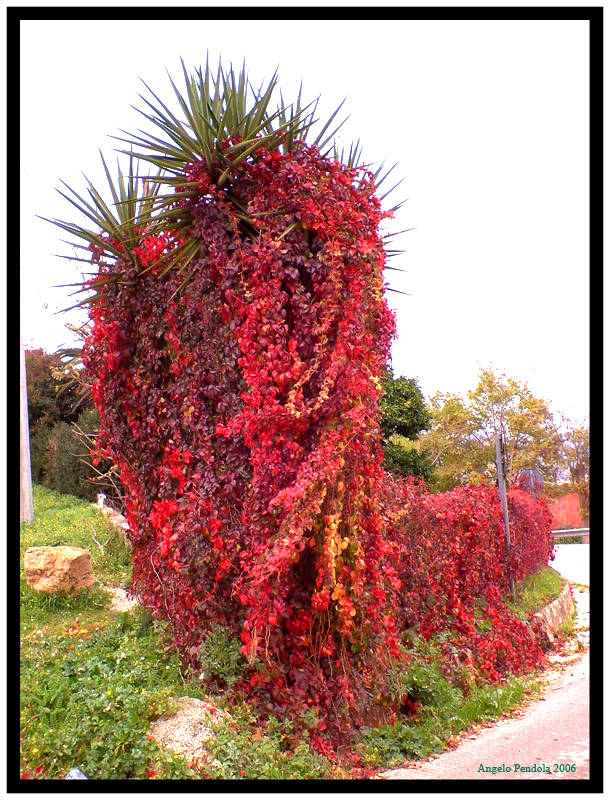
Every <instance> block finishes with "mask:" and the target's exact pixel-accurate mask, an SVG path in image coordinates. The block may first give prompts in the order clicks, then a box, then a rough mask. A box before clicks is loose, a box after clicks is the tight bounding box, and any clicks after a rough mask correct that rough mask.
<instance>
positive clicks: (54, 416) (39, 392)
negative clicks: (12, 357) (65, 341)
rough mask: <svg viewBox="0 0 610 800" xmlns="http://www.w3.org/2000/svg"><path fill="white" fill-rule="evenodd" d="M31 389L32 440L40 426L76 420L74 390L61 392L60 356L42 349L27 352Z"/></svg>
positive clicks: (29, 402)
mask: <svg viewBox="0 0 610 800" xmlns="http://www.w3.org/2000/svg"><path fill="white" fill-rule="evenodd" d="M25 363H26V374H27V386H28V415H29V424H30V438H32V437H33V436H34V435H35V434H36V432H37V431H38V430H39V428H40V427H41V426H46V427H51V426H52V425H54V424H55V423H56V422H60V421H63V422H72V421H73V420H74V419H76V415H77V413H78V412H77V410H76V408H75V401H74V392H73V389H72V388H71V387H68V388H67V390H66V391H60V390H61V389H62V385H63V379H62V374H63V372H64V364H63V361H62V358H61V356H60V355H59V354H57V353H47V352H45V351H44V350H43V349H42V348H38V349H36V350H26V351H25Z"/></svg>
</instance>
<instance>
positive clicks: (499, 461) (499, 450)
mask: <svg viewBox="0 0 610 800" xmlns="http://www.w3.org/2000/svg"><path fill="white" fill-rule="evenodd" d="M496 467H497V469H498V491H499V492H500V502H501V503H502V514H503V516H504V540H505V542H506V555H507V556H508V559H507V561H508V564H509V568H508V585H509V587H510V593H511V596H512V598H513V600H514V599H515V582H514V581H513V574H512V572H511V569H510V527H509V523H508V503H507V502H506V468H505V464H504V441H503V440H502V434H501V433H496Z"/></svg>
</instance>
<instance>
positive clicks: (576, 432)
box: [562, 424, 589, 519]
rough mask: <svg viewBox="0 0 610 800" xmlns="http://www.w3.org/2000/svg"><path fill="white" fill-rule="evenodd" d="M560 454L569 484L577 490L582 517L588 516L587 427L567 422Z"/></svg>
mask: <svg viewBox="0 0 610 800" xmlns="http://www.w3.org/2000/svg"><path fill="white" fill-rule="evenodd" d="M562 455H563V459H564V464H565V468H566V470H567V471H568V472H569V476H570V484H571V486H572V487H573V488H574V489H575V490H576V491H577V492H578V496H579V498H580V508H581V510H582V514H583V517H585V518H587V519H588V517H589V429H588V428H587V427H585V426H580V427H574V426H572V425H569V424H568V427H567V429H566V431H565V433H564V436H563V442H562Z"/></svg>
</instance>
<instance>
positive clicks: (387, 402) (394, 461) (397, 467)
mask: <svg viewBox="0 0 610 800" xmlns="http://www.w3.org/2000/svg"><path fill="white" fill-rule="evenodd" d="M381 385H382V387H383V395H382V396H381V400H380V403H379V405H380V410H381V432H382V434H383V443H382V447H383V452H384V467H385V468H386V469H387V470H388V471H389V472H393V473H395V474H397V475H403V476H407V475H417V476H419V477H421V478H424V479H425V480H426V481H429V480H430V478H431V476H432V465H431V464H430V462H429V460H428V459H427V458H426V457H425V456H424V455H422V454H421V453H420V452H419V447H418V444H417V441H416V440H417V437H418V435H419V434H420V433H421V432H422V431H425V430H428V428H429V427H430V424H431V418H430V411H429V410H428V407H427V405H426V401H425V399H424V396H423V394H422V392H421V389H420V388H419V385H418V383H417V380H416V379H415V378H405V377H403V376H399V377H398V378H395V377H394V373H393V370H392V368H391V367H388V368H387V369H386V371H385V373H384V375H383V377H382V379H381Z"/></svg>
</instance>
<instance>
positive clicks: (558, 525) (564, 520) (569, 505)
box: [548, 492, 584, 530]
mask: <svg viewBox="0 0 610 800" xmlns="http://www.w3.org/2000/svg"><path fill="white" fill-rule="evenodd" d="M548 505H549V510H550V512H551V514H552V515H553V524H552V528H553V530H561V529H562V528H582V527H584V525H583V521H582V513H581V510H580V498H579V497H578V493H577V492H571V493H570V494H566V495H564V496H563V497H553V498H550V499H549V500H548Z"/></svg>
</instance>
